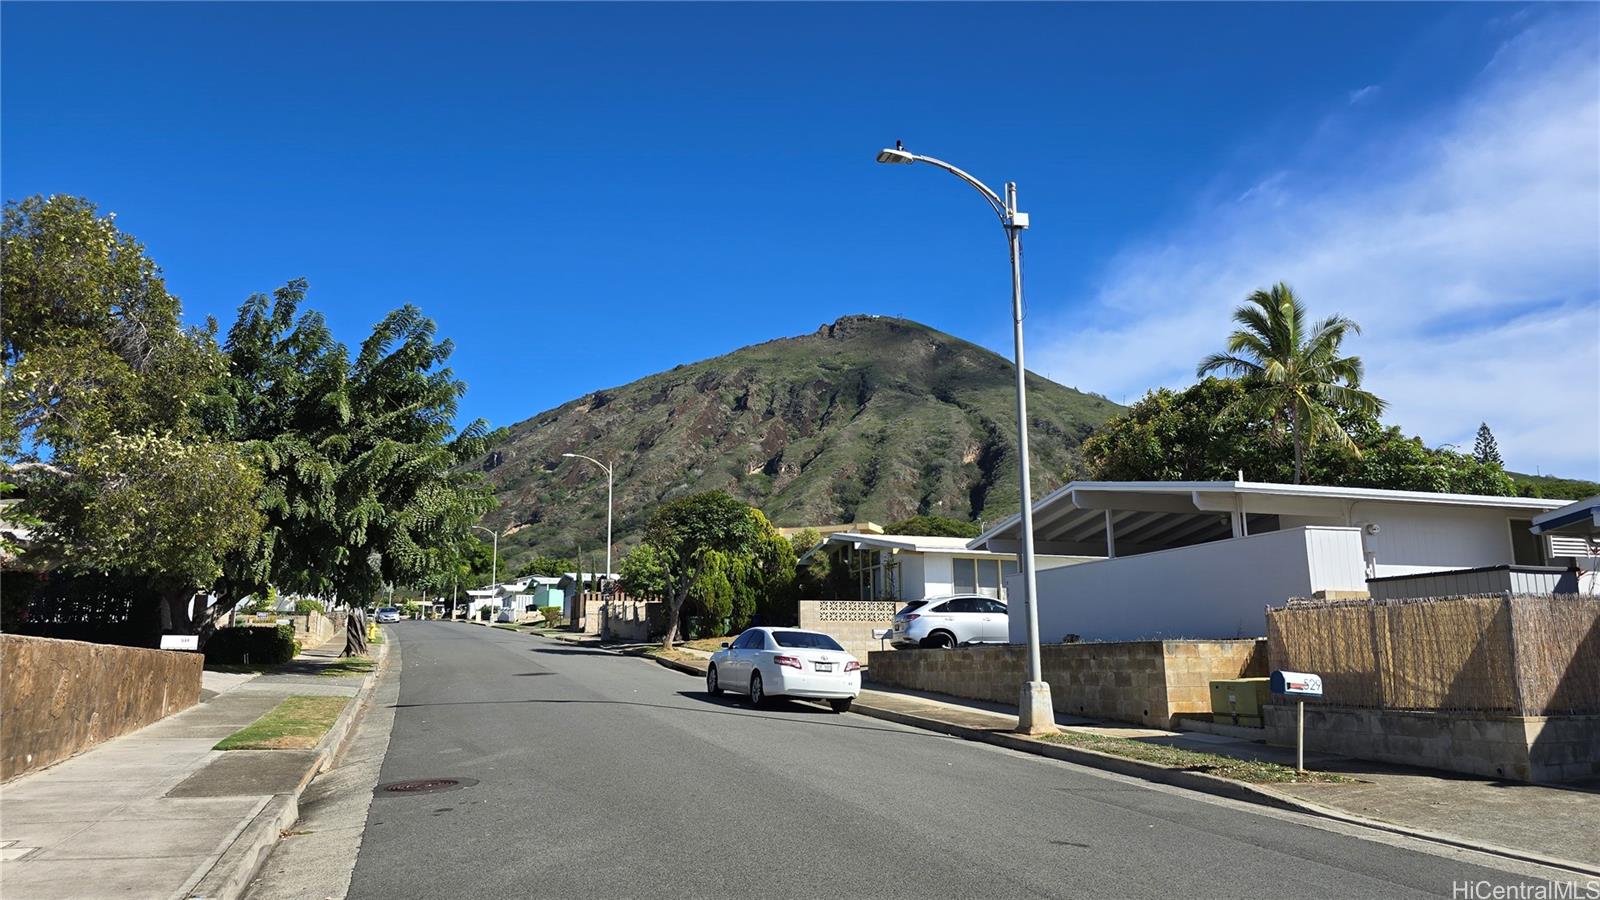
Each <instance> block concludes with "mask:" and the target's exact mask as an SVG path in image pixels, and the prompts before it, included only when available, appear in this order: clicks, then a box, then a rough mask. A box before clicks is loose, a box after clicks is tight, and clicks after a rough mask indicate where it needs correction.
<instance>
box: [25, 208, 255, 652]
mask: <svg viewBox="0 0 1600 900" xmlns="http://www.w3.org/2000/svg"><path fill="white" fill-rule="evenodd" d="M3 248H4V250H3V257H0V292H3V295H4V298H5V315H4V319H3V326H0V333H3V347H0V360H3V363H4V395H3V397H0V401H3V404H4V407H5V415H4V416H3V417H0V423H3V424H0V452H3V453H4V455H5V457H6V460H7V462H8V465H10V466H11V467H13V468H14V469H15V470H16V473H17V482H18V484H19V485H20V486H21V488H22V490H23V492H24V495H25V498H26V499H25V501H24V502H25V505H26V509H25V510H24V511H25V513H27V514H29V515H31V516H33V517H35V519H36V520H37V521H38V522H39V526H38V528H37V531H36V534H35V537H34V540H33V541H31V542H30V544H29V546H28V548H27V552H26V553H25V554H24V556H23V558H22V559H21V560H20V561H19V564H20V565H21V566H24V567H28V568H34V569H56V570H59V571H61V572H62V573H65V574H68V575H72V574H91V573H94V574H99V575H111V576H114V577H116V578H117V579H119V583H122V584H128V585H143V586H144V587H143V590H144V594H142V595H141V597H140V598H139V599H145V600H148V599H157V600H160V601H162V623H163V625H164V626H165V627H167V628H171V629H174V630H189V628H190V627H191V623H190V621H189V616H190V612H189V608H190V598H191V597H192V596H193V595H194V593H195V591H196V590H197V589H199V588H202V587H205V586H207V585H208V584H210V582H211V581H212V580H213V579H214V578H216V577H217V575H218V574H219V573H220V572H221V570H222V566H223V560H224V559H225V558H226V557H227V556H228V555H230V554H233V553H237V552H249V551H250V548H252V547H253V546H254V545H255V544H256V542H257V540H258V535H259V527H258V515H257V512H256V509H255V495H256V493H257V491H258V489H259V485H260V477H259V474H258V473H257V472H256V471H255V469H254V467H253V466H251V465H249V464H248V463H247V462H246V457H245V454H244V452H243V450H242V448H240V447H239V446H238V445H237V444H236V443H234V442H232V441H229V440H226V439H216V438H215V437H213V436H211V435H209V434H208V433H207V432H208V430H207V428H206V424H205V423H206V421H207V419H208V417H209V416H210V415H211V412H212V407H213V405H214V404H215V403H216V401H217V399H218V395H217V392H216V388H217V384H218V380H219V378H220V377H221V375H222V373H223V370H224V366H225V360H224V357H223V356H222V354H221V352H220V350H219V348H218V347H217V345H216V341H215V339H214V336H213V334H212V332H211V331H210V330H209V329H207V330H201V329H192V328H185V327H184V326H183V325H182V323H181V322H180V321H179V313H180V305H179V301H178V299H177V298H176V297H174V296H172V295H171V294H170V293H168V291H167V289H166V284H165V282H164V280H163V278H162V276H161V271H160V269H159V268H158V267H157V266H156V264H155V263H154V262H153V261H152V260H151V259H150V258H149V257H148V256H146V255H145V252H144V247H143V246H142V245H141V244H140V243H139V242H138V241H137V240H136V239H134V238H133V237H132V236H131V235H128V234H126V233H124V232H122V231H121V230H120V229H118V228H117V226H116V223H115V219H114V216H111V215H105V216H101V215H99V214H98V212H97V211H96V209H95V206H94V205H93V204H92V203H89V202H88V201H86V200H82V199H79V198H75V197H65V196H57V197H49V198H45V197H30V198H28V199H26V200H23V201H20V202H11V203H7V204H6V207H5V214H4V227H3Z"/></svg>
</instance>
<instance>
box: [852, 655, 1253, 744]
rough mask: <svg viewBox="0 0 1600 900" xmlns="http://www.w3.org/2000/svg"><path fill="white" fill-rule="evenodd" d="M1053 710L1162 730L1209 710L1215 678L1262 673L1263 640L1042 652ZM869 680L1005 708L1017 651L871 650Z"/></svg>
mask: <svg viewBox="0 0 1600 900" xmlns="http://www.w3.org/2000/svg"><path fill="white" fill-rule="evenodd" d="M1039 649H1040V663H1041V665H1042V666H1043V668H1044V678H1045V681H1047V682H1049V684H1050V699H1051V702H1052V703H1053V704H1054V707H1055V710H1056V712H1059V713H1066V714H1068V715H1079V716H1089V717H1093V718H1105V719H1115V720H1117V721H1122V722H1134V723H1137V724H1141V725H1146V726H1151V727H1155V728H1169V727H1171V724H1172V717H1173V716H1175V715H1178V714H1180V713H1205V712H1210V711H1211V694H1210V685H1211V682H1212V681H1214V680H1219V679H1228V678H1240V677H1254V676H1262V675H1265V674H1267V669H1266V656H1267V654H1266V648H1265V642H1262V641H1255V640H1245V641H1118V642H1109V643H1088V644H1052V645H1049V646H1045V647H1041V648H1039ZM870 663H871V665H869V666H868V676H867V677H868V678H869V680H870V681H872V682H875V683H878V684H884V685H892V686H895V687H904V688H910V689H913V690H922V691H933V692H936V693H941V694H949V695H951V696H955V697H966V698H969V699H973V700H988V701H991V702H994V703H1005V704H1012V703H1016V702H1017V695H1018V693H1019V691H1020V690H1021V687H1022V682H1023V681H1024V678H1025V676H1024V671H1025V666H1026V665H1027V650H1026V648H1024V647H1019V646H1010V647H996V646H990V647H961V648H957V649H955V650H896V651H893V652H877V651H875V652H873V653H872V654H871V656H870Z"/></svg>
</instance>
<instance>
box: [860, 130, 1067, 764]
mask: <svg viewBox="0 0 1600 900" xmlns="http://www.w3.org/2000/svg"><path fill="white" fill-rule="evenodd" d="M878 162H880V163H886V164H890V165H910V164H912V163H919V162H920V163H927V164H928V165H930V166H937V167H938V168H941V169H943V170H945V171H946V172H949V173H950V174H952V175H954V176H956V177H957V178H960V179H961V180H962V181H965V182H966V183H967V184H970V185H972V186H973V187H974V188H977V190H978V193H980V194H982V195H983V199H985V200H987V201H989V206H990V207H991V208H992V209H993V210H994V212H995V215H997V216H999V217H1000V225H1001V227H1002V228H1004V229H1005V231H1006V243H1007V244H1009V245H1010V248H1011V332H1012V338H1013V340H1014V341H1015V342H1016V356H1017V359H1016V363H1017V454H1018V457H1019V459H1020V461H1021V465H1020V466H1019V467H1018V468H1019V469H1020V470H1021V471H1020V476H1021V481H1022V554H1021V555H1022V560H1021V562H1022V585H1023V597H1022V601H1023V608H1024V609H1025V610H1027V622H1028V680H1027V681H1026V682H1024V683H1023V685H1022V696H1021V699H1020V701H1019V702H1018V704H1017V730H1018V731H1020V732H1024V733H1026V734H1044V733H1048V732H1051V731H1055V730H1056V724H1055V723H1056V717H1055V709H1054V707H1052V706H1051V703H1050V684H1049V682H1046V681H1045V680H1044V671H1043V667H1042V666H1041V665H1040V663H1039V611H1038V607H1037V605H1036V604H1035V602H1034V601H1035V598H1037V597H1038V582H1037V579H1036V577H1035V574H1034V564H1033V485H1032V483H1031V481H1030V479H1029V477H1028V393H1027V391H1028V385H1027V377H1028V376H1027V369H1026V368H1024V367H1023V364H1022V232H1023V230H1024V229H1026V228H1027V227H1028V214H1027V213H1025V212H1019V211H1017V185H1016V182H1014V181H1008V182H1006V196H1005V199H1004V200H1002V199H1001V198H1000V196H999V195H998V194H996V193H995V192H994V191H991V190H989V187H988V185H985V184H984V183H983V182H981V181H979V180H978V179H976V178H973V177H972V176H971V175H968V174H967V173H966V172H963V171H961V170H960V169H958V168H956V167H955V166H952V165H950V164H949V163H947V162H944V161H943V160H938V159H934V158H933V157H931V156H919V155H917V154H915V153H912V152H910V151H908V150H906V149H905V148H904V147H902V146H901V145H900V142H899V141H895V145H894V147H893V148H884V149H883V150H881V151H879V153H878Z"/></svg>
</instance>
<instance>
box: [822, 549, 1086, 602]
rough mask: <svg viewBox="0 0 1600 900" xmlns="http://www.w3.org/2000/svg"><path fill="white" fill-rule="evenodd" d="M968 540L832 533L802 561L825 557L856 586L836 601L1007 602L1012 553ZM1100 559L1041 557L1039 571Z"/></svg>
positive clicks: (1014, 566) (1013, 562) (1013, 567)
mask: <svg viewBox="0 0 1600 900" xmlns="http://www.w3.org/2000/svg"><path fill="white" fill-rule="evenodd" d="M969 543H970V542H969V541H968V540H967V539H966V538H959V537H924V536H920V535H902V534H871V533H863V532H835V533H833V534H830V535H828V537H827V539H826V540H824V541H822V542H821V543H819V544H817V546H815V547H813V548H811V550H809V551H807V552H806V554H805V555H804V556H803V557H801V560H800V562H801V564H802V565H805V564H807V563H808V562H810V561H811V560H812V559H813V558H815V557H816V556H819V555H826V556H827V557H828V559H829V561H830V563H831V564H832V565H833V566H835V567H842V569H835V571H847V572H849V573H850V580H851V583H852V584H853V586H854V589H853V592H852V594H851V595H850V596H848V597H838V598H834V599H839V600H916V599H918V598H921V597H937V596H940V595H943V594H985V595H987V596H990V597H998V598H1000V599H1002V600H1004V599H1005V597H1006V590H1005V580H1006V577H1007V576H1009V575H1012V574H1014V573H1015V572H1016V571H1017V555H1016V554H1015V553H1008V552H997V551H993V550H984V549H973V548H972V547H970V546H968V545H969ZM1098 558H1099V557H1098V556H1093V557H1090V556H1059V555H1050V556H1040V557H1038V562H1037V566H1038V567H1039V568H1040V569H1045V568H1055V567H1057V566H1069V565H1072V564H1073V563H1080V562H1084V561H1086V560H1089V559H1098Z"/></svg>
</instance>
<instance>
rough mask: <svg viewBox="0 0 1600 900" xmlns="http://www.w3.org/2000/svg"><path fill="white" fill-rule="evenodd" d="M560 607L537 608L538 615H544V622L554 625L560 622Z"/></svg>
mask: <svg viewBox="0 0 1600 900" xmlns="http://www.w3.org/2000/svg"><path fill="white" fill-rule="evenodd" d="M561 612H562V610H561V607H559V606H543V607H540V608H539V615H541V616H544V620H545V623H546V624H549V625H556V624H559V623H560V622H561Z"/></svg>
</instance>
